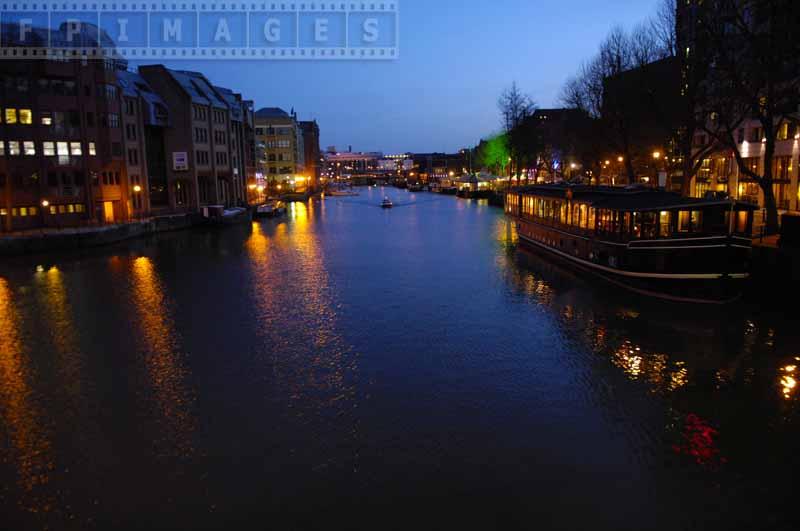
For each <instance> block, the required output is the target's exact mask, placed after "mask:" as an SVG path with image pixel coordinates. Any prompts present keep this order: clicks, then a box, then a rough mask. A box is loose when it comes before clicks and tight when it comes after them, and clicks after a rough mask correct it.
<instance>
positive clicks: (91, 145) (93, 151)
mask: <svg viewBox="0 0 800 531" xmlns="http://www.w3.org/2000/svg"><path fill="white" fill-rule="evenodd" d="M89 155H91V156H92V157H94V156H96V155H97V148H95V145H94V142H89Z"/></svg>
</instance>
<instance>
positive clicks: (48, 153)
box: [42, 142, 56, 157]
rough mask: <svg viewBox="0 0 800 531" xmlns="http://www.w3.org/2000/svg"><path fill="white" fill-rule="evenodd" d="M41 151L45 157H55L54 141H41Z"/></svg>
mask: <svg viewBox="0 0 800 531" xmlns="http://www.w3.org/2000/svg"><path fill="white" fill-rule="evenodd" d="M42 152H43V153H44V156H45V157H55V156H56V144H55V142H42Z"/></svg>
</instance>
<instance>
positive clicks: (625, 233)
mask: <svg viewBox="0 0 800 531" xmlns="http://www.w3.org/2000/svg"><path fill="white" fill-rule="evenodd" d="M620 220H621V223H620V233H621V234H622V237H623V238H628V237H630V236H631V232H630V231H631V213H630V212H624V213H623V212H620Z"/></svg>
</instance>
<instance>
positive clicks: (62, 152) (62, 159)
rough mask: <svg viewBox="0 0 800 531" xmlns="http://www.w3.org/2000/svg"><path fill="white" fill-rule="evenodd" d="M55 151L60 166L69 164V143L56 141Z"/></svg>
mask: <svg viewBox="0 0 800 531" xmlns="http://www.w3.org/2000/svg"><path fill="white" fill-rule="evenodd" d="M56 153H58V163H59V164H60V165H61V166H65V165H67V164H69V144H68V143H67V142H56Z"/></svg>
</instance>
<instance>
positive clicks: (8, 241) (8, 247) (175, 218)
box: [0, 214, 202, 256]
mask: <svg viewBox="0 0 800 531" xmlns="http://www.w3.org/2000/svg"><path fill="white" fill-rule="evenodd" d="M201 221H202V218H201V217H200V215H199V214H178V215H172V216H159V217H154V218H149V219H145V220H140V221H134V222H131V223H125V224H120V225H104V226H99V227H80V228H67V229H42V230H36V231H25V232H19V233H12V234H8V235H3V236H0V256H18V255H25V254H38V253H53V252H64V251H75V250H79V249H88V248H91V247H101V246H104V245H111V244H114V243H119V242H122V241H125V240H130V239H133V238H140V237H143V236H148V235H152V234H159V233H162V232H172V231H176V230H184V229H189V228H192V227H195V226H197V225H199V224H200V223H201Z"/></svg>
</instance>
